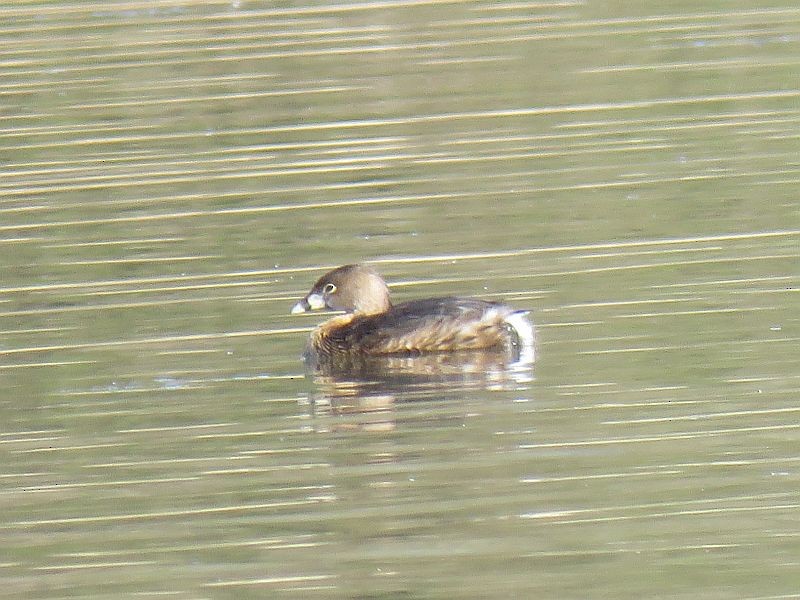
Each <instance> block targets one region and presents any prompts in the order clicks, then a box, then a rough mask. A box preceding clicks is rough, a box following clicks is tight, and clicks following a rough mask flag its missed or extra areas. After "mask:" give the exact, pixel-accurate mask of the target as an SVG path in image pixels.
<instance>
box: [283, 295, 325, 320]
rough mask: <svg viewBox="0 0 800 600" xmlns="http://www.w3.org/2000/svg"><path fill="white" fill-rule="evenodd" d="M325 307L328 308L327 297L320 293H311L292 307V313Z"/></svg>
mask: <svg viewBox="0 0 800 600" xmlns="http://www.w3.org/2000/svg"><path fill="white" fill-rule="evenodd" d="M323 308H327V307H326V306H325V299H324V298H323V297H322V296H320V295H319V294H309V295H308V296H306V297H305V298H303V299H302V300H300V302H298V303H297V304H295V305H294V306H293V307H292V313H291V314H293V315H296V314H299V313H304V312H308V311H309V310H321V309H323Z"/></svg>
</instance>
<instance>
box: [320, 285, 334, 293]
mask: <svg viewBox="0 0 800 600" xmlns="http://www.w3.org/2000/svg"><path fill="white" fill-rule="evenodd" d="M322 291H323V293H325V294H332V293H333V292H335V291H336V286H335V285H333V284H332V283H326V284H325V287H324V288H322Z"/></svg>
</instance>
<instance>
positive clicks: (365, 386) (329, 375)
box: [306, 349, 533, 431]
mask: <svg viewBox="0 0 800 600" xmlns="http://www.w3.org/2000/svg"><path fill="white" fill-rule="evenodd" d="M306 366H307V370H308V375H309V377H310V379H311V380H312V381H313V383H314V392H312V394H311V395H310V397H309V406H310V410H311V413H312V415H313V416H315V417H324V416H336V417H343V419H339V420H337V422H336V423H327V424H326V425H324V426H322V427H321V428H322V429H337V430H352V429H357V430H361V431H386V430H390V429H394V428H395V427H396V419H395V408H396V406H397V404H398V403H400V402H406V401H420V400H447V399H456V398H459V397H462V396H463V394H464V392H466V391H468V390H488V391H514V390H526V389H528V386H529V384H530V382H532V381H533V363H532V361H528V360H526V359H525V357H524V356H523V357H521V356H520V354H519V352H516V351H515V350H513V349H512V350H511V351H502V350H496V349H495V350H492V351H463V352H446V353H430V354H418V355H400V354H395V355H388V356H363V355H338V356H330V357H325V358H324V359H319V358H317V359H314V360H311V359H307V362H306ZM344 417H347V418H346V419H345V418H344Z"/></svg>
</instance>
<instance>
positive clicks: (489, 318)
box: [292, 265, 534, 361]
mask: <svg viewBox="0 0 800 600" xmlns="http://www.w3.org/2000/svg"><path fill="white" fill-rule="evenodd" d="M323 308H327V309H332V310H343V311H345V312H346V314H344V315H339V316H335V317H333V318H332V319H329V320H328V321H325V322H324V323H322V325H320V326H319V327H317V329H316V330H314V332H313V333H312V334H311V339H310V340H309V344H308V348H307V351H306V352H307V355H308V356H311V357H314V356H317V357H319V356H322V357H325V356H336V355H348V354H349V355H367V356H377V355H387V354H398V353H404V354H417V353H423V352H452V351H459V350H478V349H486V348H504V349H511V350H514V354H515V356H517V357H519V356H520V355H521V354H523V353H524V354H525V359H526V360H527V361H532V360H533V341H534V339H533V338H534V335H533V328H532V326H531V324H530V323H529V322H528V320H527V319H526V318H525V315H526V314H527V312H526V311H517V310H514V309H513V308H511V307H510V306H508V305H506V304H502V303H500V302H488V301H486V300H476V299H472V298H455V297H446V298H428V299H424V300H412V301H410V302H404V303H402V304H398V305H396V306H394V305H392V303H391V301H390V299H389V288H388V287H387V286H386V283H385V282H384V281H383V279H382V278H381V276H380V275H379V274H378V273H377V272H376V271H375V270H374V269H372V268H371V267H369V266H366V265H345V266H343V267H339V268H338V269H334V270H333V271H330V272H329V273H327V274H325V275H323V276H322V277H321V278H320V279H319V280H318V281H317V282H316V283H315V284H314V287H313V288H311V291H310V292H309V293H308V294H307V295H306V297H305V298H303V299H302V300H300V301H299V302H298V303H297V304H296V305H295V306H294V308H293V309H292V313H293V314H294V313H300V312H306V311H308V310H318V309H323Z"/></svg>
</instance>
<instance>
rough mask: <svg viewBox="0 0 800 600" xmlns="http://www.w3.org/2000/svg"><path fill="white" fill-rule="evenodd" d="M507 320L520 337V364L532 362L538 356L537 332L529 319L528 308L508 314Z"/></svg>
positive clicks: (518, 361)
mask: <svg viewBox="0 0 800 600" xmlns="http://www.w3.org/2000/svg"><path fill="white" fill-rule="evenodd" d="M505 322H506V323H508V325H509V326H510V327H511V328H512V329H513V330H514V333H516V335H517V338H518V339H519V359H518V360H517V361H515V362H516V363H519V364H531V363H533V361H534V359H535V358H536V334H535V333H534V330H533V325H532V324H531V322H530V320H529V319H528V311H527V310H515V311H514V312H512V313H511V314H509V315H506V317H505Z"/></svg>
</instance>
